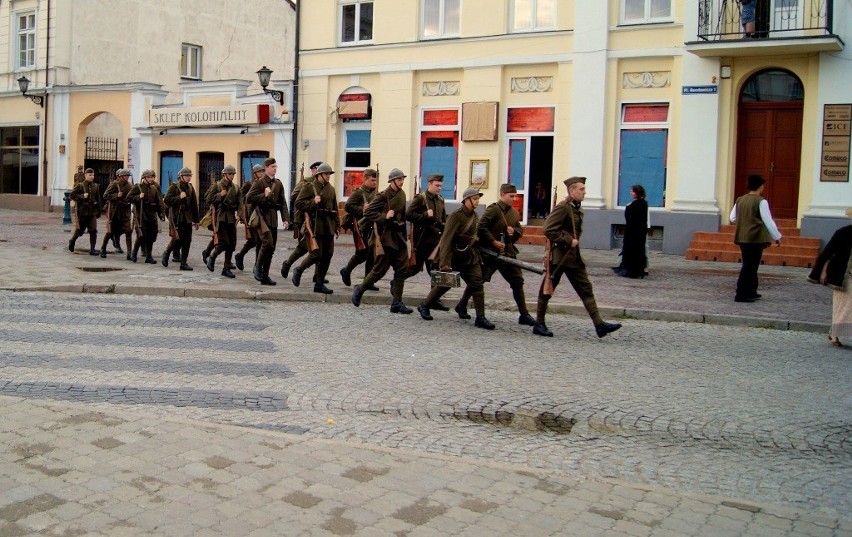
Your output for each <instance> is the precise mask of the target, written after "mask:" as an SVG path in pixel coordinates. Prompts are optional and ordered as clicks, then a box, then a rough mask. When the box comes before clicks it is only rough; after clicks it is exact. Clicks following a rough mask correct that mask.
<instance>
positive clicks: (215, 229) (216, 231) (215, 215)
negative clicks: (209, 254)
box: [210, 205, 219, 246]
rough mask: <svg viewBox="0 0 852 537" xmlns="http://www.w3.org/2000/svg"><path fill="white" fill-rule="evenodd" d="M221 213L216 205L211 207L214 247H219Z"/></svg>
mask: <svg viewBox="0 0 852 537" xmlns="http://www.w3.org/2000/svg"><path fill="white" fill-rule="evenodd" d="M218 220H219V212H218V211H217V210H216V206H215V205H211V206H210V225H211V226H212V227H213V246H219V222H218Z"/></svg>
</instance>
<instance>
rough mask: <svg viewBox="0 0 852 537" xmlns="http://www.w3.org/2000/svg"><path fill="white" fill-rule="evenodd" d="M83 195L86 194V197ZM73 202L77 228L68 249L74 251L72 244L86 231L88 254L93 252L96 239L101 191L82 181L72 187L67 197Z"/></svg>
mask: <svg viewBox="0 0 852 537" xmlns="http://www.w3.org/2000/svg"><path fill="white" fill-rule="evenodd" d="M85 194H88V196H86V195H85ZM69 197H70V198H71V199H72V200H73V201H74V202H75V205H76V207H75V209H74V210H75V211H76V213H77V219H76V221H77V226H76V228H75V229H74V234H73V235H72V236H71V240H70V241H69V246H68V248H69V249H70V250H71V251H74V243H75V242H76V241H77V239H78V238H80V237H81V236H82V235H83V233H85V232H86V231H88V232H89V242H90V243H91V246H90V252H94V251H95V245H96V244H97V237H98V218H99V217H100V216H101V203H102V201H101V189H100V187H99V186H98V184H97V183H96V182H94V181H85V180H84V181H82V182H80V183H77V184H76V185H74V189H73V190H72V191H71V195H70V196H69Z"/></svg>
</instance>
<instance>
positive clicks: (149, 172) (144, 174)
mask: <svg viewBox="0 0 852 537" xmlns="http://www.w3.org/2000/svg"><path fill="white" fill-rule="evenodd" d="M146 177H157V174H156V173H154V170H150V169H149V170H142V179H145V178H146Z"/></svg>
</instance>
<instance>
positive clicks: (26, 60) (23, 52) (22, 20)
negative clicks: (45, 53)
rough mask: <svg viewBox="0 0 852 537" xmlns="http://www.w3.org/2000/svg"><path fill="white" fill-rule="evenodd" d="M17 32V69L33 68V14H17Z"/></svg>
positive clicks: (34, 39)
mask: <svg viewBox="0 0 852 537" xmlns="http://www.w3.org/2000/svg"><path fill="white" fill-rule="evenodd" d="M16 19H17V21H18V22H17V28H16V30H17V32H18V40H17V43H18V56H17V58H18V59H17V68H18V69H26V68H32V67H35V59H36V30H35V20H36V18H35V12H31V13H19V14H17V15H16Z"/></svg>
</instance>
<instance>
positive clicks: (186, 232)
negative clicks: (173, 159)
mask: <svg viewBox="0 0 852 537" xmlns="http://www.w3.org/2000/svg"><path fill="white" fill-rule="evenodd" d="M163 201H165V203H166V205H167V206H168V207H169V210H170V211H171V213H172V218H173V220H174V224H175V228H176V230H177V239H175V238H172V240H171V242H169V246H168V247H167V248H166V251H165V252H163V257H162V259H161V261H162V263H163V266H164V267H167V266H169V255H171V253H172V250H173V249H175V248H178V247H179V248H180V269H181V270H192V267H190V266H189V265H188V264H187V262H186V261H187V259H189V247H190V246H191V245H192V230H193V228H195V229H198V221H199V218H198V195H197V194H196V193H195V188H194V187H193V186H192V170H190V169H189V168H187V167H185V166H184V167H183V168H181V169H180V171H179V172H178V182H177V183H172V184H171V185H169V190H168V191H167V192H166V196H165V198H164V199H163Z"/></svg>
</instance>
